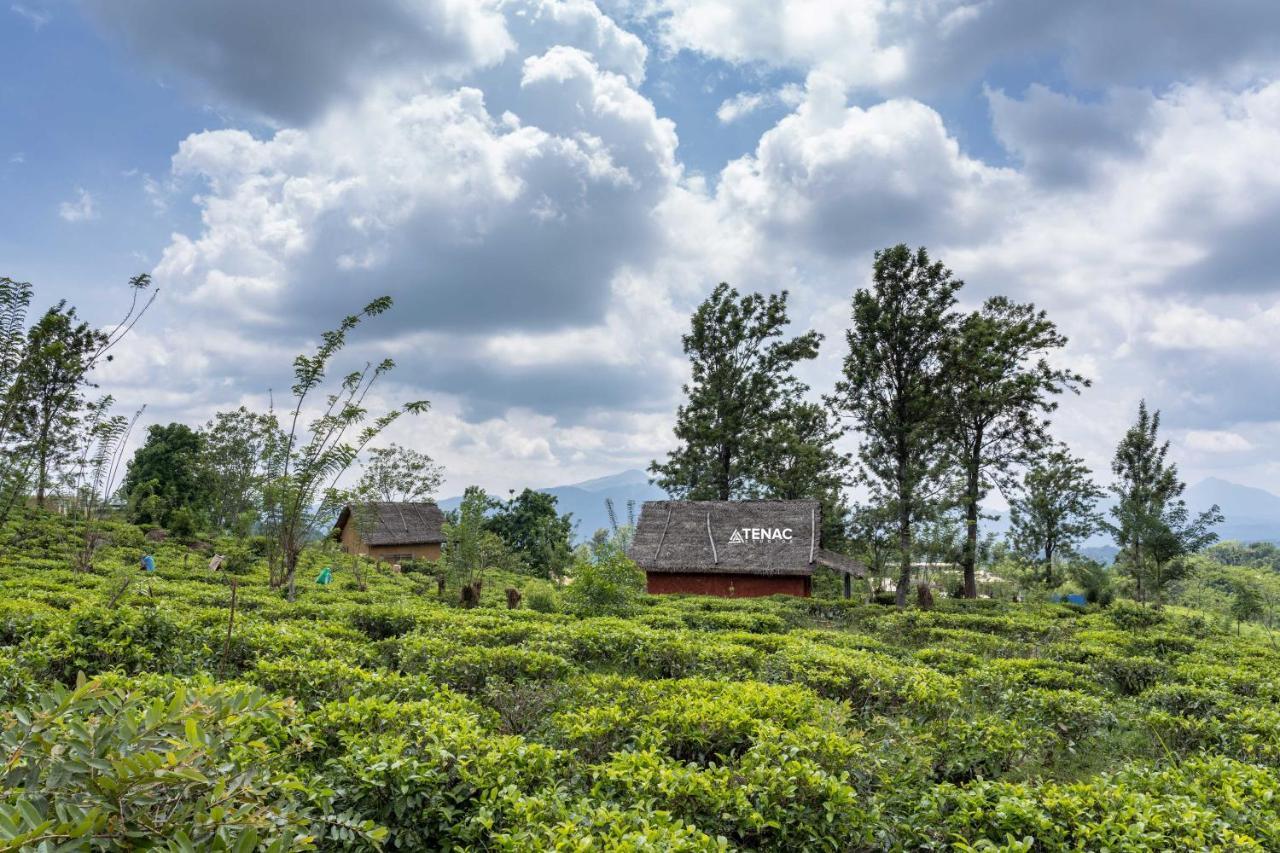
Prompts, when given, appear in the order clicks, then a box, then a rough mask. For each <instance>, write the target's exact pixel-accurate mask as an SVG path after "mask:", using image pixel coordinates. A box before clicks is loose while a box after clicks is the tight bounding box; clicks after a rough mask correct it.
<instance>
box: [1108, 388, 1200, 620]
mask: <svg viewBox="0 0 1280 853" xmlns="http://www.w3.org/2000/svg"><path fill="white" fill-rule="evenodd" d="M1159 433H1160V412H1159V411H1157V412H1155V413H1154V414H1152V413H1150V412H1148V410H1147V404H1146V401H1145V400H1144V401H1142V402H1140V403H1139V404H1138V420H1137V421H1136V422H1135V423H1134V425H1133V426H1131V427H1130V428H1129V430H1128V431H1127V432H1126V433H1125V435H1124V438H1122V439H1121V441H1120V444H1119V446H1118V447H1117V448H1116V454H1115V458H1114V459H1113V460H1112V462H1111V470H1112V473H1114V474H1115V478H1116V479H1115V482H1114V484H1113V485H1112V487H1111V490H1112V491H1113V492H1114V493H1115V495H1116V498H1117V502H1116V505H1115V507H1113V508H1112V510H1111V514H1112V517H1113V518H1114V522H1113V523H1110V524H1108V527H1109V528H1110V530H1111V532H1112V535H1113V536H1114V537H1115V540H1116V544H1117V545H1119V546H1120V550H1121V556H1122V559H1123V564H1124V566H1125V567H1126V568H1127V570H1128V571H1129V574H1130V575H1131V576H1132V577H1133V579H1134V583H1135V584H1136V589H1137V598H1138V600H1139V601H1145V600H1146V596H1147V592H1148V589H1147V587H1149V586H1150V585H1151V584H1152V583H1154V585H1155V587H1156V589H1155V592H1156V594H1157V596H1158V595H1159V593H1160V591H1161V589H1162V587H1163V586H1164V585H1165V584H1167V583H1169V582H1171V581H1172V580H1173V579H1174V578H1171V577H1170V570H1171V569H1175V570H1176V568H1177V565H1171V564H1172V563H1173V561H1174V560H1176V559H1177V558H1179V557H1182V556H1184V555H1186V554H1188V553H1192V552H1194V551H1196V550H1199V549H1201V548H1203V547H1205V546H1207V545H1209V544H1212V543H1213V542H1214V541H1215V540H1216V539H1217V535H1216V534H1214V533H1213V532H1212V531H1211V530H1210V528H1211V527H1212V526H1213V525H1214V524H1216V523H1218V522H1220V521H1221V520H1222V515H1221V513H1220V512H1219V511H1218V507H1217V506H1214V507H1212V508H1210V509H1208V510H1206V511H1205V512H1203V513H1200V515H1199V516H1197V517H1196V518H1195V519H1190V518H1189V514H1188V512H1187V508H1186V504H1185V502H1184V501H1183V500H1182V493H1183V491H1184V490H1185V489H1186V484H1185V483H1183V482H1182V481H1181V480H1179V479H1178V468H1177V466H1176V465H1174V464H1173V463H1172V462H1170V461H1169V459H1168V456H1169V442H1167V441H1165V442H1161V441H1160V437H1159ZM1179 565H1180V564H1179ZM1157 603H1159V601H1158V598H1157Z"/></svg>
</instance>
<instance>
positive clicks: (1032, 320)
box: [944, 296, 1089, 598]
mask: <svg viewBox="0 0 1280 853" xmlns="http://www.w3.org/2000/svg"><path fill="white" fill-rule="evenodd" d="M1066 343H1067V339H1066V338H1065V337H1063V336H1062V335H1061V334H1060V333H1059V332H1058V329H1057V327H1056V326H1055V325H1054V324H1053V323H1052V322H1051V321H1050V320H1049V319H1048V317H1047V315H1046V314H1045V312H1044V311H1037V310H1036V307H1035V306H1034V305H1031V304H1019V303H1016V302H1010V301H1009V300H1008V299H1006V298H1005V297H1003V296H997V297H993V298H991V299H988V300H987V301H986V302H985V303H984V304H983V305H982V308H981V309H980V310H978V311H974V312H972V313H970V314H967V315H965V316H964V317H963V318H961V319H960V321H959V323H957V325H956V329H955V331H954V333H953V334H951V335H949V336H948V338H947V346H946V356H945V364H946V377H945V379H944V384H945V387H946V394H947V401H946V404H945V405H946V411H947V414H948V416H949V417H948V419H947V420H948V423H947V431H948V433H949V438H950V452H951V454H952V455H953V457H954V460H955V465H956V467H957V468H958V469H959V471H960V475H961V478H962V483H963V488H962V493H961V494H962V497H961V504H962V506H963V508H964V512H965V547H964V553H963V555H962V556H961V559H960V563H961V566H962V568H963V569H964V595H965V597H966V598H976V597H977V595H978V588H977V583H976V581H975V569H976V566H977V560H978V519H979V515H980V507H981V503H982V499H983V498H984V497H986V495H987V493H988V492H989V491H990V490H991V488H993V487H995V486H1004V487H1007V486H1008V485H1010V478H1009V472H1010V469H1011V468H1012V467H1013V466H1014V465H1018V464H1025V463H1027V462H1029V461H1030V460H1031V459H1032V458H1033V456H1034V454H1035V453H1036V452H1037V451H1038V450H1039V449H1040V447H1042V446H1043V445H1044V444H1045V443H1046V442H1047V441H1048V428H1049V421H1048V419H1047V417H1046V416H1047V415H1048V414H1049V413H1050V412H1052V411H1053V410H1054V409H1055V408H1057V405H1058V404H1057V402H1056V401H1054V400H1053V399H1052V398H1053V396H1054V395H1057V394H1061V393H1062V392H1063V391H1077V392H1078V390H1079V388H1080V387H1081V386H1088V384H1089V381H1088V380H1087V379H1085V378H1084V377H1083V376H1081V375H1079V374H1077V373H1073V372H1072V371H1070V370H1065V369H1062V368H1056V367H1052V366H1050V364H1049V361H1048V359H1047V358H1046V355H1047V354H1048V353H1049V352H1052V351H1053V350H1057V349H1061V348H1062V347H1064V346H1066Z"/></svg>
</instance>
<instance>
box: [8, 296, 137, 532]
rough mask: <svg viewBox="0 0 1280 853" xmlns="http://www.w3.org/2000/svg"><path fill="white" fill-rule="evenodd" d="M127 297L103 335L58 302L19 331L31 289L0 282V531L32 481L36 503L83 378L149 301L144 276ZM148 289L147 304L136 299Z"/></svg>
mask: <svg viewBox="0 0 1280 853" xmlns="http://www.w3.org/2000/svg"><path fill="white" fill-rule="evenodd" d="M129 288H130V291H131V293H132V298H131V299H130V302H129V308H128V310H127V311H126V312H125V313H124V316H123V317H121V318H120V319H119V321H117V323H116V324H115V326H114V327H111V328H110V329H109V330H102V331H99V330H96V329H93V328H91V327H90V326H89V325H88V324H86V323H84V322H82V321H80V320H79V318H78V317H77V315H76V311H75V309H74V308H69V307H67V305H66V303H65V301H64V302H60V303H58V304H57V305H56V306H54V307H53V308H51V309H49V311H47V312H46V313H45V314H44V315H43V316H42V317H41V319H40V320H39V321H37V322H36V323H35V324H34V325H33V326H32V327H31V328H30V329H26V328H25V322H26V311H27V308H28V307H29V305H30V302H31V294H32V290H31V285H29V284H26V283H25V282H15V281H13V280H12V279H9V278H0V395H3V396H2V397H0V463H3V469H2V470H0V487H3V493H0V525H3V524H4V522H5V521H6V520H7V519H8V517H9V513H10V512H11V511H12V509H13V507H14V505H15V504H17V503H18V501H19V500H21V499H22V498H23V497H24V496H25V495H26V494H27V491H26V490H27V488H28V487H29V485H30V483H31V481H32V480H34V481H35V486H36V498H37V503H40V504H43V503H44V499H45V493H46V492H47V490H48V488H49V486H50V484H51V481H52V479H53V478H52V472H53V470H54V469H55V467H56V466H58V465H59V464H61V463H63V462H67V461H70V460H69V452H70V451H69V448H71V447H73V446H74V445H75V444H76V443H77V432H78V431H77V430H76V429H75V423H74V420H75V419H74V415H75V414H76V412H77V411H78V410H79V409H81V408H82V407H84V406H85V400H84V395H83V391H84V389H85V388H87V387H91V383H90V382H89V380H88V378H87V377H88V375H89V374H90V372H91V371H92V370H93V368H94V367H96V366H97V365H98V364H99V363H101V362H103V361H110V360H111V358H112V354H111V351H112V350H113V349H114V348H115V347H116V345H117V344H119V343H120V341H121V340H123V339H124V338H125V336H126V335H128V334H129V332H130V331H131V330H132V329H133V327H134V325H136V324H137V322H138V320H140V319H141V318H142V316H143V315H144V314H145V313H146V312H147V309H148V308H150V307H151V305H152V303H153V302H155V298H156V295H157V293H158V291H155V290H151V278H150V276H147V275H138V276H134V277H133V278H132V279H130V280H129ZM148 290H151V295H150V297H148V298H145V299H144V298H143V295H144V294H145V293H146V292H147V291H148Z"/></svg>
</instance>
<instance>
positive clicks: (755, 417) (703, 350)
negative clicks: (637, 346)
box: [649, 284, 822, 501]
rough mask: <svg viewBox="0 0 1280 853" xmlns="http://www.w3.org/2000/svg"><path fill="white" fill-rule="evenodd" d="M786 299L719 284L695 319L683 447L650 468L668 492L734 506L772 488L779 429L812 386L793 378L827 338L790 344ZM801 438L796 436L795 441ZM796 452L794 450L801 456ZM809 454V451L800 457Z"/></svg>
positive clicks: (680, 431)
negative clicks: (736, 501)
mask: <svg viewBox="0 0 1280 853" xmlns="http://www.w3.org/2000/svg"><path fill="white" fill-rule="evenodd" d="M787 324H788V319H787V293H786V291H783V292H782V293H781V294H778V295H770V296H763V295H761V294H759V293H749V294H747V295H746V296H740V295H739V294H738V291H737V290H735V289H734V288H732V287H730V286H729V285H727V284H720V285H719V286H717V287H716V289H715V290H714V291H713V292H712V293H711V296H709V297H708V298H707V300H706V301H705V302H703V303H702V304H701V305H699V306H698V308H697V310H696V311H694V313H693V318H692V323H691V328H690V331H689V333H688V334H687V335H685V336H684V337H683V339H682V340H683V344H684V351H685V354H686V355H688V356H689V362H690V368H691V371H692V379H691V382H690V383H689V384H686V385H685V386H684V388H683V390H684V394H685V397H686V402H685V403H684V405H682V406H680V407H679V409H678V410H677V411H676V426H675V433H676V438H677V439H678V440H679V442H680V444H679V446H678V447H677V448H676V449H675V450H673V451H672V452H671V453H670V454H668V456H667V461H666V462H664V463H661V464H660V463H658V462H657V461H654V462H653V463H652V464H651V465H650V466H649V470H650V471H651V472H652V473H653V474H654V477H655V481H656V482H657V483H658V485H660V486H661V487H662V488H663V489H665V490H666V491H667V492H668V493H669V494H671V495H673V496H675V497H677V498H682V499H687V500H722V501H727V500H731V499H735V498H740V497H744V496H748V495H752V494H754V493H757V492H758V491H759V490H761V489H764V488H767V487H766V486H765V485H764V484H763V481H764V480H765V478H766V477H767V476H769V474H770V473H771V472H772V473H773V474H774V475H777V473H778V470H779V468H784V467H785V466H780V465H779V464H778V463H777V462H776V461H773V462H766V460H768V459H770V458H771V457H772V455H773V454H774V452H775V450H776V448H777V446H778V444H777V442H775V440H774V439H775V429H776V428H777V427H778V424H779V423H781V422H785V421H786V420H787V418H789V417H790V415H791V414H792V412H793V411H794V410H795V408H796V407H797V406H798V405H799V404H800V403H799V401H800V396H801V395H802V394H803V393H804V392H805V390H807V389H806V387H805V386H804V385H803V384H802V383H801V382H800V381H799V380H798V379H796V378H795V376H793V375H792V371H793V369H794V368H795V366H796V364H797V363H799V362H801V361H805V360H809V359H813V358H816V357H817V355H818V343H819V341H821V339H822V336H821V335H819V334H818V333H816V332H812V331H810V332H806V333H804V334H802V335H798V336H796V337H793V338H786V337H784V335H783V330H784V329H785V328H786V326H787ZM797 438H799V435H798V434H797V435H793V436H792V440H793V444H794V440H795V439H797ZM797 450H798V449H797V448H795V447H794V446H793V447H792V448H791V450H790V453H792V454H795V453H796V452H797ZM800 452H802V453H803V451H800Z"/></svg>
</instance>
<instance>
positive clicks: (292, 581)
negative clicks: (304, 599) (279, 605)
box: [284, 548, 298, 601]
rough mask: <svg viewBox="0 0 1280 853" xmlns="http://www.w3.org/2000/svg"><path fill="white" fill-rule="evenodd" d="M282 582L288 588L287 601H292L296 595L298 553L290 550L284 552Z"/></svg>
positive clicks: (292, 549)
mask: <svg viewBox="0 0 1280 853" xmlns="http://www.w3.org/2000/svg"><path fill="white" fill-rule="evenodd" d="M284 561H285V569H284V582H285V585H286V586H287V587H288V599H289V600H290V601H293V600H294V598H296V597H297V594H298V584H297V580H298V551H297V550H296V549H294V548H290V549H288V550H287V551H285V557H284Z"/></svg>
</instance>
